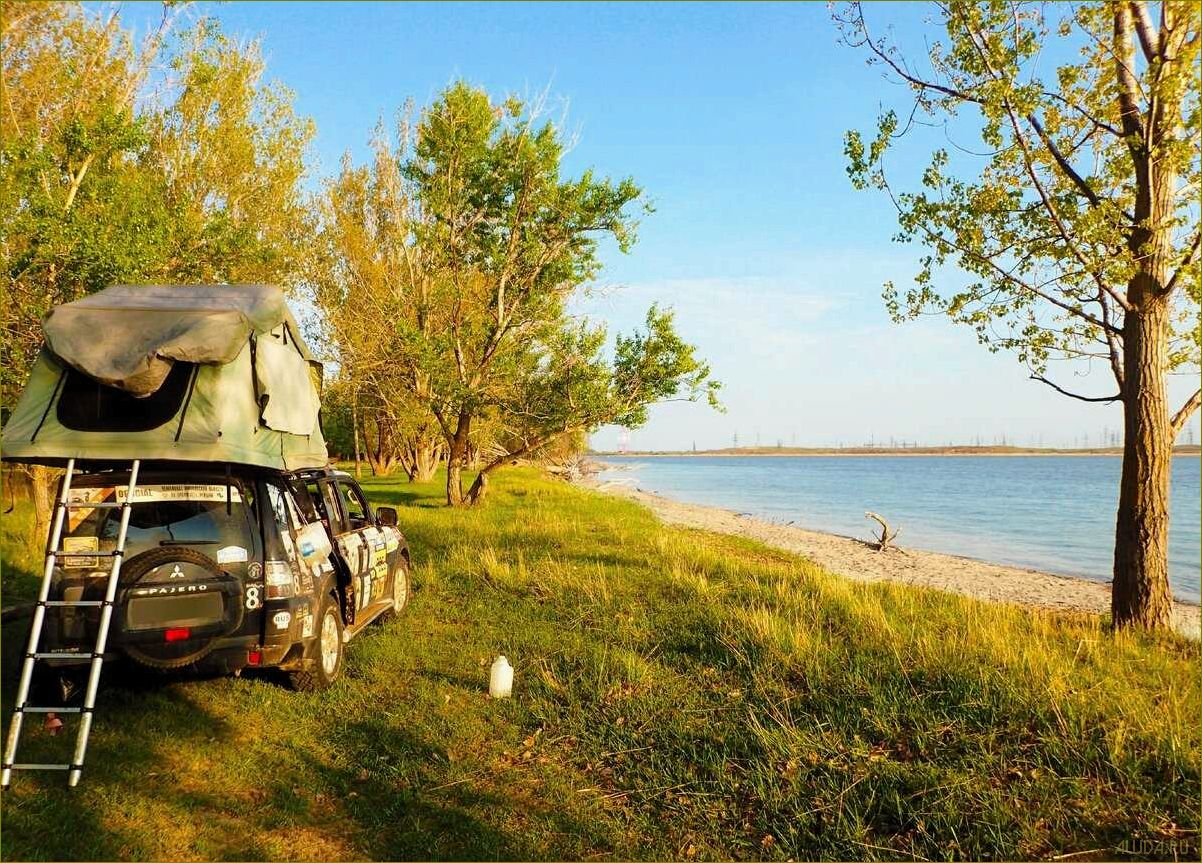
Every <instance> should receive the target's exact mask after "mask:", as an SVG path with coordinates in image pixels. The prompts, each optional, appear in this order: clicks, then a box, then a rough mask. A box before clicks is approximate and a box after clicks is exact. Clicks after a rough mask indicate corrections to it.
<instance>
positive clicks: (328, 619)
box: [290, 596, 345, 692]
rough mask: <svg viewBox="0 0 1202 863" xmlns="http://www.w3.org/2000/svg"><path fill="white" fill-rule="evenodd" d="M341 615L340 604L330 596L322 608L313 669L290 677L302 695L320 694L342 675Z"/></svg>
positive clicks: (298, 672)
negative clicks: (305, 693) (318, 692)
mask: <svg viewBox="0 0 1202 863" xmlns="http://www.w3.org/2000/svg"><path fill="white" fill-rule="evenodd" d="M344 650H345V645H344V644H343V642H342V615H341V614H339V612H338V603H337V601H336V600H335V599H334V598H333V597H332V596H327V597H326V598H325V600H324V601H323V602H322V605H321V615H320V617H319V618H318V624H317V643H316V644H315V645H314V656H313V668H312V669H310V670H308V671H294V672H293V673H292V674H291V675H290V678H291V681H292V687H293V689H296V690H299V691H300V692H317V691H319V690H322V689H325V688H326V687H327V686H330V685H331V684H332V683H333V682H334V681H335V680H337V679H338V678H339V677H340V676H341V675H342V661H343V651H344Z"/></svg>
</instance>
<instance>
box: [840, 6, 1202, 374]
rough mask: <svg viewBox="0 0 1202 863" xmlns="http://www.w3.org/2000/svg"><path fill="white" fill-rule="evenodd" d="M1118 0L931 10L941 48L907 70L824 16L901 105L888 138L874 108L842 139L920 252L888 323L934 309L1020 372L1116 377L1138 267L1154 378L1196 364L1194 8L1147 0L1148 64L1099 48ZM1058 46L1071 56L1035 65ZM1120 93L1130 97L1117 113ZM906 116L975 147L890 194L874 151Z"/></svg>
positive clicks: (1109, 32)
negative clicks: (1162, 359) (1101, 369)
mask: <svg viewBox="0 0 1202 863" xmlns="http://www.w3.org/2000/svg"><path fill="white" fill-rule="evenodd" d="M1126 5H1127V4H1105V3H1083V4H1078V5H1074V6H1055V5H1052V6H1047V5H1045V4H1038V3H1009V2H1000V0H993V2H985V3H973V2H953V3H950V4H946V5H944V6H941V7H939V16H940V18H941V19H942V24H943V27H944V29H945V31H946V41H944V40H932V41H931V42H930V44H929V48H928V51H927V57H926V60H927V61H928V68H927V69H925V70H924V69H922V68H921V67H920V66H919V65H918V64H916V63H915V62H913V58H909V59H907V58H905V57H904V56H903V55H902V53H901V52H900V51H899V50H898V49H897V48H896V47H894V46H893V45H891V44H890V43H889V42H887V41H886V40H885V39H883V38H881V37H876V36H874V35H873V34H871V33H870V32H869V29H868V25H867V22H866V20H865V15H864V14H863V12H862V10H861V8H860V6H859V4H847V5H845V6H844V8H843V9H842V10H841V11H840V12H838V13H837V15H836V20H837V22H838V23H839V24H840V26H841V29H842V32H843V35H844V37H845V39H846V41H848V42H849V43H850V44H852V45H855V46H858V47H863V48H865V49H866V50H867V51H868V53H869V57H870V62H871V63H874V64H877V65H880V66H882V67H883V68H884V69H886V70H887V71H888V72H890V73H892V74H894V75H895V76H896V77H898V78H900V79H901V80H902V82H903V83H905V84H906V85H907V86H908V87H909V89H910V91H911V93H912V94H913V97H914V105H913V110H912V111H910V112H909V116H910V120H909V121H908V122H907V123H906V124H905V127H904V128H900V124H899V119H898V114H897V113H896V112H895V111H893V110H886V111H885V112H884V113H883V114H882V115H881V117H880V118H879V122H878V124H877V129H876V132H875V134H874V135H873V136H871V138H870V139H868V140H866V139H865V137H864V136H862V135H861V133H859V132H856V131H852V132H849V133H847V136H846V140H845V145H846V146H845V152H846V155H847V159H848V174H849V175H850V177H851V180H852V184H853V185H854V186H855V187H856V188H857V189H865V188H872V189H877V190H880V191H883V192H884V193H885V194H887V195H888V196H889V197H890V199H891V200H892V202H893V203H894V205H895V206H896V208H897V212H898V222H899V228H900V230H899V232H898V234H897V237H896V239H897V240H898V241H899V242H903V243H909V242H919V243H921V244H923V245H924V246H926V247H927V249H928V250H929V252H928V253H927V254H925V255H924V256H923V257H922V258H921V259H920V268H919V271H918V273H917V275H916V277H915V280H914V284H913V286H911V287H910V288H908V289H901V288H898V287H897V286H895V285H894V284H892V283H889V284H887V285H886V286H885V292H884V298H885V302H886V306H887V308H888V310H889V313H890V314H891V315H892V316H893V318H894V319H895V320H904V319H910V318H914V317H916V316H918V315H920V314H926V313H932V312H935V313H942V314H945V315H947V316H948V317H950V318H951V319H952V320H954V321H957V322H959V323H962V324H966V325H968V326H970V327H972V328H973V330H974V331H975V332H976V334H977V338H978V339H979V340H980V342H981V343H982V344H985V345H987V346H989V348H990V349H991V350H999V349H1007V350H1011V351H1013V352H1015V353H1016V354H1017V355H1018V358H1019V359H1020V360H1021V361H1022V362H1024V363H1026V364H1027V365H1029V366H1030V367H1031V369H1032V370H1033V371H1034V372H1035V373H1037V374H1042V373H1043V372H1044V370H1045V369H1046V368H1047V365H1048V363H1049V361H1052V360H1055V359H1065V358H1067V359H1078V358H1083V357H1084V358H1098V359H1101V360H1103V361H1104V362H1106V363H1108V364H1110V365H1111V367H1112V368H1113V370H1114V371H1115V374H1116V376H1117V377H1119V378H1120V379H1121V377H1122V356H1121V353H1122V329H1123V320H1124V315H1125V313H1126V312H1127V311H1128V310H1129V309H1130V308H1132V307H1139V306H1140V305H1141V303H1142V300H1141V296H1142V294H1140V293H1138V292H1137V293H1131V292H1130V291H1129V287H1128V286H1129V284H1133V283H1134V281H1133V280H1135V279H1136V277H1137V275H1138V274H1140V273H1141V272H1148V273H1149V274H1150V276H1151V278H1153V279H1154V280H1155V283H1156V285H1157V290H1158V291H1163V292H1164V293H1165V294H1166V296H1168V295H1170V294H1171V296H1169V298H1168V302H1169V303H1170V304H1171V306H1172V311H1171V314H1170V318H1171V324H1172V333H1171V335H1170V336H1169V339H1170V345H1169V349H1168V353H1169V359H1168V363H1167V366H1166V370H1172V369H1174V368H1178V367H1180V366H1183V365H1197V363H1198V360H1199V327H1198V320H1199V318H1198V303H1199V298H1200V295H1199V290H1200V288H1199V274H1198V268H1197V267H1196V266H1194V265H1193V264H1192V262H1193V261H1194V260H1195V258H1196V254H1197V251H1198V240H1197V233H1196V231H1197V221H1198V208H1197V200H1198V199H1197V189H1198V183H1199V179H1200V174H1199V170H1200V160H1199V152H1200V150H1199V143H1200V140H1202V126H1200V123H1202V113H1200V112H1199V101H1198V98H1199V91H1198V88H1197V76H1198V45H1199V35H1198V34H1199V14H1200V13H1199V7H1198V5H1197V4H1196V3H1173V2H1170V3H1165V4H1158V6H1163V9H1164V14H1165V16H1167V17H1162V21H1161V24H1160V32H1159V34H1158V33H1157V28H1156V26H1154V25H1152V23H1151V22H1150V21H1148V22H1147V23H1148V26H1149V27H1150V28H1151V34H1150V35H1151V38H1152V39H1155V40H1157V45H1156V46H1152V47H1155V48H1156V50H1157V51H1159V54H1155V53H1153V55H1152V56H1151V57H1149V56H1147V53H1146V52H1138V53H1137V52H1135V51H1133V50H1131V45H1130V43H1129V42H1128V43H1126V44H1125V45H1124V44H1122V43H1121V40H1119V41H1116V36H1115V33H1116V32H1117V31H1116V26H1117V25H1116V16H1117V15H1119V8H1120V7H1122V6H1126ZM1143 5H1144V4H1142V3H1141V4H1135V5H1134V6H1133V7H1132V8H1133V10H1134V11H1133V12H1132V13H1129V15H1128V17H1130V14H1136V13H1139V12H1140V10H1142V9H1143ZM1153 11H1155V7H1154V8H1153ZM1142 14H1147V13H1146V10H1145V11H1144V12H1143V13H1142ZM1125 26H1126V32H1127V37H1128V38H1130V32H1131V29H1132V26H1133V25H1132V23H1131V22H1130V21H1128V22H1127V24H1126V25H1125ZM1074 53H1075V54H1077V56H1078V57H1079V59H1078V60H1076V61H1075V62H1062V63H1061V64H1060V65H1058V66H1050V65H1049V63H1048V62H1047V57H1048V56H1049V55H1050V56H1055V57H1070V56H1072V54H1074ZM1127 71H1129V72H1130V75H1131V76H1132V77H1131V79H1130V80H1129V81H1128V80H1125V74H1126V72H1127ZM1128 90H1130V91H1131V92H1133V93H1137V94H1138V96H1139V98H1141V99H1142V102H1141V103H1140V104H1138V105H1136V104H1132V105H1131V110H1130V111H1127V110H1126V109H1124V104H1125V103H1124V98H1125V94H1126V93H1127V92H1128ZM1141 113H1142V116H1143V118H1144V121H1143V124H1142V126H1141V125H1140V124H1139V121H1138V120H1137V119H1136V116H1137V115H1140V114H1141ZM923 118H926V119H927V121H928V122H929V123H931V124H943V123H948V124H951V127H952V128H953V129H954V130H955V132H954V133H953V135H952V136H950V137H951V138H953V139H954V138H956V137H960V136H961V135H962V134H963V131H964V130H965V129H966V128H969V127H972V126H975V127H976V130H977V133H978V135H979V138H980V141H981V143H982V144H983V145H984V147H985V150H986V152H984V153H975V152H969V149H970V148H959V149H960V150H961V151H962V152H952V151H949V149H948V148H946V147H940V148H938V149H936V150H935V151H934V153H933V155H932V157H931V160H930V163H929V165H928V166H927V167H926V169H925V171H924V172H923V173H922V178H921V184H920V188H918V189H916V190H912V191H899V190H897V189H896V188H895V187H894V186H893V184H891V182H890V180H889V178H888V175H887V173H886V169H885V168H886V157H887V155H888V153H889V152H890V149H891V146H892V144H893V142H894V141H895V140H897V139H898V138H900V137H901V136H903V135H905V134H908V133H911V132H912V131H913V130H914V129H915V128H918V124H917V122H916V121H917V120H921V119H923ZM1137 128H1142V130H1143V131H1142V133H1141V134H1140V135H1134V132H1133V130H1135V129H1137ZM1149 160H1151V161H1149ZM1149 165H1151V167H1150V168H1149V167H1148V166H1149ZM1149 196H1151V198H1155V200H1152V199H1150V197H1149ZM1162 197H1163V200H1161V198H1162ZM963 276H967V278H966V279H965V278H963Z"/></svg>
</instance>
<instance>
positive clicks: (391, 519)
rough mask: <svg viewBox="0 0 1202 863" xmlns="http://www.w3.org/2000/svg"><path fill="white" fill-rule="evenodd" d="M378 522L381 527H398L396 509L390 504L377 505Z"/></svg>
mask: <svg viewBox="0 0 1202 863" xmlns="http://www.w3.org/2000/svg"><path fill="white" fill-rule="evenodd" d="M376 524H378V525H380V526H381V527H396V526H397V515H396V510H395V509H393V508H392V507H390V506H378V507H376Z"/></svg>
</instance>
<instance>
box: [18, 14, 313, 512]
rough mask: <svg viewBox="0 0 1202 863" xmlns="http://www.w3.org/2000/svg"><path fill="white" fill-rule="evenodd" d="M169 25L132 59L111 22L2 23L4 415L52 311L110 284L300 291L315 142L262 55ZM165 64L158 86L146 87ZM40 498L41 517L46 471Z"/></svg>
mask: <svg viewBox="0 0 1202 863" xmlns="http://www.w3.org/2000/svg"><path fill="white" fill-rule="evenodd" d="M177 12H178V7H170V6H165V7H164V17H163V19H162V22H161V25H160V26H159V27H158V28H157V29H156V30H155V31H154V32H152V33H151V34H150V35H148V36H147V37H146V38H145V39H144V40H142V41H141V42H139V43H135V42H134V41H133V39H131V37H130V36H129V34H128V32H127V31H125V30H124V29H123V28H122V26H121V21H120V16H119V14H118V11H117V9H116V8H109V7H100V8H98V9H85V8H84V7H82V6H81V5H79V4H73V3H22V4H14V3H6V4H3V5H2V6H0V27H2V33H3V36H2V45H0V49H2V50H0V255H2V260H3V267H4V283H5V284H4V287H5V290H4V292H3V300H2V306H0V309H2V321H3V332H2V337H0V369H2V375H3V376H2V378H0V398H2V399H3V405H4V406H5V407H8V406H10V405H12V403H13V402H14V401H15V400H16V398H17V396H18V395H19V394H20V391H21V388H22V387H23V385H24V383H25V380H26V378H27V376H28V372H29V367H30V365H31V364H32V362H33V360H34V358H35V357H36V356H37V352H38V350H40V348H41V344H42V333H41V326H40V323H41V319H42V317H43V316H44V315H45V313H46V312H47V311H48V310H49V309H50V307H51V306H53V305H57V304H59V303H64V302H70V301H71V300H75V299H78V298H80V297H82V296H84V295H86V294H88V293H91V292H94V291H97V290H99V289H101V288H103V287H106V286H108V285H110V284H114V283H117V282H127V283H140V282H178V281H217V282H225V281H229V282H236V281H269V282H275V283H280V284H283V285H285V286H287V285H290V284H292V283H293V282H295V280H296V276H297V275H298V274H299V266H298V261H297V257H298V256H297V254H296V252H295V250H296V249H297V248H299V247H301V246H303V245H304V239H303V238H304V236H305V235H306V234H307V232H308V225H307V222H306V220H305V211H304V209H303V208H302V206H301V202H302V197H301V192H300V182H301V179H302V177H303V174H304V164H303V153H304V149H305V147H306V146H307V142H308V140H309V139H310V138H311V136H312V131H313V130H312V124H311V123H310V122H309V121H307V120H304V119H301V118H298V117H296V116H295V114H294V113H293V112H292V108H291V95H290V94H289V93H288V92H287V91H286V90H283V89H281V88H279V87H277V86H275V85H269V84H265V83H263V82H262V80H261V78H262V72H263V63H262V59H261V57H260V55H259V51H258V46H257V45H256V44H254V43H250V44H248V45H235V44H233V43H231V42H229V41H228V40H227V39H226V38H225V37H224V36H222V34H221V33H220V31H219V29H218V28H217V26H216V25H215V24H214V23H213V22H212V21H210V20H208V19H202V20H201V21H199V22H198V23H197V24H196V25H195V27H194V28H193V29H191V30H190V31H188V32H186V33H184V34H181V37H180V38H179V39H178V40H177V41H172V40H171V39H170V38H169V37H170V35H171V27H172V24H173V23H174V19H175V15H176V14H177ZM162 63H165V64H166V66H167V68H168V73H167V75H166V76H155V75H152V74H151V73H152V71H153V69H154V68H155V67H157V66H158V65H160V64H162ZM35 470H38V472H39V473H40V474H42V476H41V478H40V479H39V480H35V482H34V490H35V502H36V503H37V504H38V507H37V509H38V512H39V514H40V515H44V513H45V512H46V511H48V497H47V494H46V492H47V482H46V481H45V479H46V477H45V475H44V474H45V471H44V470H40V469H35Z"/></svg>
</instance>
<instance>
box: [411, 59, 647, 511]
mask: <svg viewBox="0 0 1202 863" xmlns="http://www.w3.org/2000/svg"><path fill="white" fill-rule="evenodd" d="M563 155H564V142H563V140H562V137H561V134H560V132H559V130H558V129H557V128H556V127H555V125H554V124H552V123H550V122H544V121H541V120H540V119H539V117H538V111H537V110H531V109H529V108H528V107H527V106H526V105H524V104H523V103H522V102H521V101H520V100H518V99H515V98H510V99H507V100H505V101H504V102H503V103H501V104H494V103H493V102H492V101H491V100H490V99H489V97H488V95H487V94H486V93H485V92H484V91H482V90H479V89H476V88H474V87H471V86H469V85H467V84H465V83H462V82H460V83H456V84H454V85H452V86H451V87H449V88H448V89H447V90H446V91H445V92H444V93H443V94H442V96H441V97H440V98H439V99H438V100H437V101H436V102H435V103H434V104H433V105H431V106H430V107H429V108H428V109H426V110H425V111H424V112H423V114H422V117H421V122H420V123H419V125H418V128H417V130H416V140H415V144H414V151H413V155H412V157H411V158H409V159H408V160H407V161H406V163H405V175H406V177H407V178H408V180H409V181H410V182H411V183H412V187H413V194H412V200H413V201H414V202H415V204H416V206H417V208H418V209H417V212H418V218H417V220H416V222H415V233H414V244H415V245H416V247H417V248H419V249H420V250H421V267H420V273H419V275H418V276H417V280H418V282H417V283H418V284H420V285H421V294H420V295H418V299H417V301H418V304H419V308H420V309H421V317H420V319H419V320H414V319H402V321H401V323H400V329H401V334H402V336H403V338H404V340H405V342H406V344H407V346H408V350H407V352H406V356H407V361H408V362H409V363H411V364H412V366H413V368H414V369H415V370H416V371H417V372H418V374H419V376H420V377H421V384H420V385H419V386H417V387H416V388H415V394H416V395H417V396H419V397H420V398H422V399H423V400H425V401H426V403H427V404H429V406H430V409H431V411H432V412H433V414H434V416H435V418H436V420H437V422H438V426H439V428H440V429H441V431H442V434H443V436H444V438H445V440H446V445H447V502H448V503H449V504H451V505H458V504H460V503H462V502H463V500H464V495H463V487H462V483H461V479H460V471H461V468H462V465H463V461H464V458H465V456H466V454H467V451H468V447H469V444H470V442H471V436H472V430H473V424H474V423H475V421H476V420H477V419H478V418H480V417H481V416H484V415H487V414H488V413H489V412H490V411H494V410H496V409H498V407H499V405H500V403H502V402H503V401H505V400H506V399H508V398H509V395H510V393H511V392H512V391H513V387H514V385H515V382H520V381H521V380H522V377H523V375H524V374H525V373H526V372H528V371H530V370H531V369H532V368H533V367H534V366H533V363H534V360H533V359H532V356H531V348H532V346H534V345H539V344H542V345H547V344H549V343H550V339H551V338H552V337H553V336H554V334H555V333H556V332H557V331H558V330H559V328H560V325H561V322H562V321H563V318H564V305H565V302H566V301H567V299H568V298H569V297H570V296H571V295H572V293H573V292H574V291H575V290H576V289H577V288H578V287H579V286H580V285H582V284H584V283H585V282H587V281H588V280H589V279H591V278H592V277H593V276H594V275H595V274H596V273H597V271H598V269H599V267H600V263H599V260H598V257H597V239H598V237H600V236H602V235H607V236H609V237H611V238H612V239H613V240H614V241H615V242H616V243H617V246H618V248H619V249H621V250H622V251H626V250H628V249H629V247H630V244H631V243H632V242H633V239H634V237H633V230H634V222H633V219H632V218H631V217H630V215H629V214H628V213H627V209H628V207H629V206H630V205H631V204H633V203H634V202H635V201H636V199H637V198H638V197H639V194H640V191H639V189H638V187H637V186H636V185H635V184H634V182H633V181H632V180H630V179H625V180H621V181H617V182H615V181H611V180H608V179H597V178H595V177H594V176H593V173H592V172H591V171H586V172H585V173H584V174H582V175H581V176H580V177H579V178H577V179H565V178H564V177H563V176H562V160H563Z"/></svg>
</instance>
